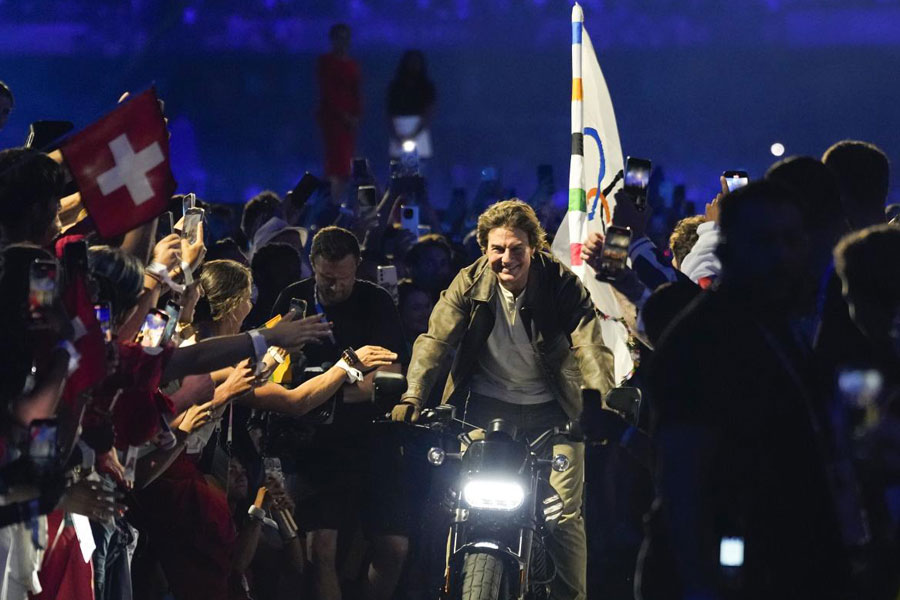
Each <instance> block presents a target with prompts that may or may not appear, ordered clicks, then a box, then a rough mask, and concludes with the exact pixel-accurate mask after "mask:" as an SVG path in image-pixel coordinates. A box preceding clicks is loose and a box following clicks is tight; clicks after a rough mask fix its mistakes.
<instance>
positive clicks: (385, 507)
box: [273, 227, 409, 600]
mask: <svg viewBox="0 0 900 600" xmlns="http://www.w3.org/2000/svg"><path fill="white" fill-rule="evenodd" d="M310 259H311V262H312V267H313V273H314V275H313V277H311V278H309V279H304V280H302V281H299V282H297V283H294V284H292V285H289V286H288V287H287V288H285V289H284V291H282V292H281V294H280V295H279V297H278V299H277V300H276V301H275V305H274V308H273V314H281V315H283V314H285V313H287V312H288V311H289V310H291V300H292V299H293V298H297V299H301V300H304V301H305V302H306V303H307V305H308V306H309V307H310V309H311V310H313V309H314V310H315V311H316V312H317V313H320V314H323V315H325V319H327V321H328V322H330V323H333V329H332V332H333V333H332V337H331V339H325V340H323V341H322V343H321V344H310V345H307V346H306V347H304V349H303V353H304V355H305V356H306V364H307V365H309V366H318V365H321V364H323V363H334V362H337V361H338V360H340V359H341V358H342V357H343V358H344V360H348V362H349V361H352V355H350V353H348V352H346V351H345V349H346V348H357V347H359V346H360V345H365V344H377V345H379V346H383V347H385V348H387V349H389V350H392V351H393V352H396V353H397V354H399V355H400V356H401V361H403V358H402V357H403V355H404V349H405V343H404V338H403V332H402V327H401V325H400V316H399V314H398V312H397V308H396V306H395V305H394V302H393V299H392V298H391V296H390V294H388V292H387V291H385V290H383V289H382V288H380V287H378V286H377V285H375V284H373V283H370V282H368V281H362V280H358V279H356V272H357V268H358V266H359V261H360V248H359V242H358V240H357V239H356V236H354V235H353V234H352V233H351V232H350V231H348V230H346V229H342V228H340V227H325V228H323V229H321V230H320V231H319V232H318V233H317V234H316V236H315V237H314V238H313V241H312V246H311V248H310ZM403 362H405V361H403ZM351 366H352V365H351ZM381 368H382V369H386V370H388V369H390V370H394V371H395V372H400V368H401V366H400V365H399V364H394V365H391V366H390V367H381ZM373 379H374V371H372V372H369V373H367V374H365V377H364V379H363V381H360V382H359V383H358V384H356V385H346V386H344V388H343V390H342V391H341V393H340V396H339V397H338V400H339V401H338V402H337V405H336V408H335V411H334V419H333V422H332V423H331V424H328V425H320V426H319V427H318V429H317V430H316V433H315V436H314V441H313V443H312V447H311V448H309V449H304V450H303V451H301V455H300V456H298V457H297V463H298V464H297V470H298V477H299V478H300V480H301V481H302V483H303V485H304V486H305V489H308V490H309V493H308V494H307V495H306V496H305V498H303V499H301V500H300V502H299V503H298V506H297V514H298V516H299V517H300V521H301V523H300V525H301V528H302V529H303V530H305V531H307V532H309V545H310V559H311V562H312V565H313V569H312V574H313V581H314V586H315V593H314V596H315V597H316V598H323V599H329V600H330V599H333V598H340V597H341V596H340V584H339V581H338V575H337V566H336V560H335V559H336V556H335V554H336V549H337V536H338V529H340V528H341V527H342V526H343V525H345V524H346V523H347V520H348V519H349V520H350V521H353V520H354V518H355V517H356V516H357V515H359V516H360V521H361V522H362V523H363V524H364V528H365V529H366V531H365V533H366V534H367V537H369V538H370V540H371V542H372V543H373V546H374V548H373V550H374V552H373V553H372V554H373V559H372V565H371V567H370V568H369V570H368V573H369V578H368V581H367V585H368V586H369V589H368V590H367V591H368V596H367V597H375V598H388V597H390V596H391V594H392V593H393V590H394V588H395V587H396V584H397V580H398V578H399V576H400V572H401V570H402V568H403V563H404V561H405V558H406V551H407V547H408V535H407V534H408V529H409V511H408V509H407V508H406V506H407V500H406V497H407V496H408V494H404V492H403V490H404V482H403V481H402V480H400V478H399V476H398V471H399V469H397V468H396V464H397V461H398V460H400V458H399V449H398V448H397V447H395V446H393V445H391V444H389V443H387V440H385V439H376V434H377V432H378V431H381V430H374V429H373V426H372V420H373V418H375V417H377V416H379V415H378V414H376V413H377V411H376V409H375V408H374V406H373V405H372V404H371V402H370V398H371V396H372V385H373ZM306 452H308V456H304V455H303V454H304V453H306Z"/></svg>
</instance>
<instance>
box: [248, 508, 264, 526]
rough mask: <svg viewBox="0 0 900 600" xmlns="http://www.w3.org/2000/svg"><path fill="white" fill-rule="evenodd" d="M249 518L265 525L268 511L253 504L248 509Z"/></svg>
mask: <svg viewBox="0 0 900 600" xmlns="http://www.w3.org/2000/svg"><path fill="white" fill-rule="evenodd" d="M247 516H248V517H250V518H251V519H253V520H254V521H258V522H260V523H263V522H264V521H265V520H266V511H264V510H263V509H261V508H260V507H258V506H256V505H254V504H251V505H250V508H248V509H247Z"/></svg>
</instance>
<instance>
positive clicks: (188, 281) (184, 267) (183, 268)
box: [181, 261, 194, 285]
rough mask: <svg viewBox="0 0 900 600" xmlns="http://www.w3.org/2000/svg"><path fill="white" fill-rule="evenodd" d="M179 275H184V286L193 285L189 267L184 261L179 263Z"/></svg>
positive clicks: (192, 275)
mask: <svg viewBox="0 0 900 600" xmlns="http://www.w3.org/2000/svg"><path fill="white" fill-rule="evenodd" d="M181 273H182V274H183V275H184V283H185V285H191V284H192V283H194V274H193V273H192V272H191V265H189V264H187V263H186V262H185V261H181Z"/></svg>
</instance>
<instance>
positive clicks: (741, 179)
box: [722, 171, 750, 192]
mask: <svg viewBox="0 0 900 600" xmlns="http://www.w3.org/2000/svg"><path fill="white" fill-rule="evenodd" d="M722 177H724V178H725V183H726V184H727V185H728V191H729V192H733V191H734V190H738V189H740V188H742V187H744V186H745V185H747V184H748V183H750V176H749V175H747V171H725V172H724V173H722Z"/></svg>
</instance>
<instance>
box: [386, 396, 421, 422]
mask: <svg viewBox="0 0 900 600" xmlns="http://www.w3.org/2000/svg"><path fill="white" fill-rule="evenodd" d="M419 413H420V411H419V406H418V405H417V404H416V403H415V402H411V401H408V400H404V401H403V402H401V403H400V404H398V405H396V406H394V408H393V409H392V410H391V420H392V421H399V422H402V423H415V422H416V421H418V420H419Z"/></svg>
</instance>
